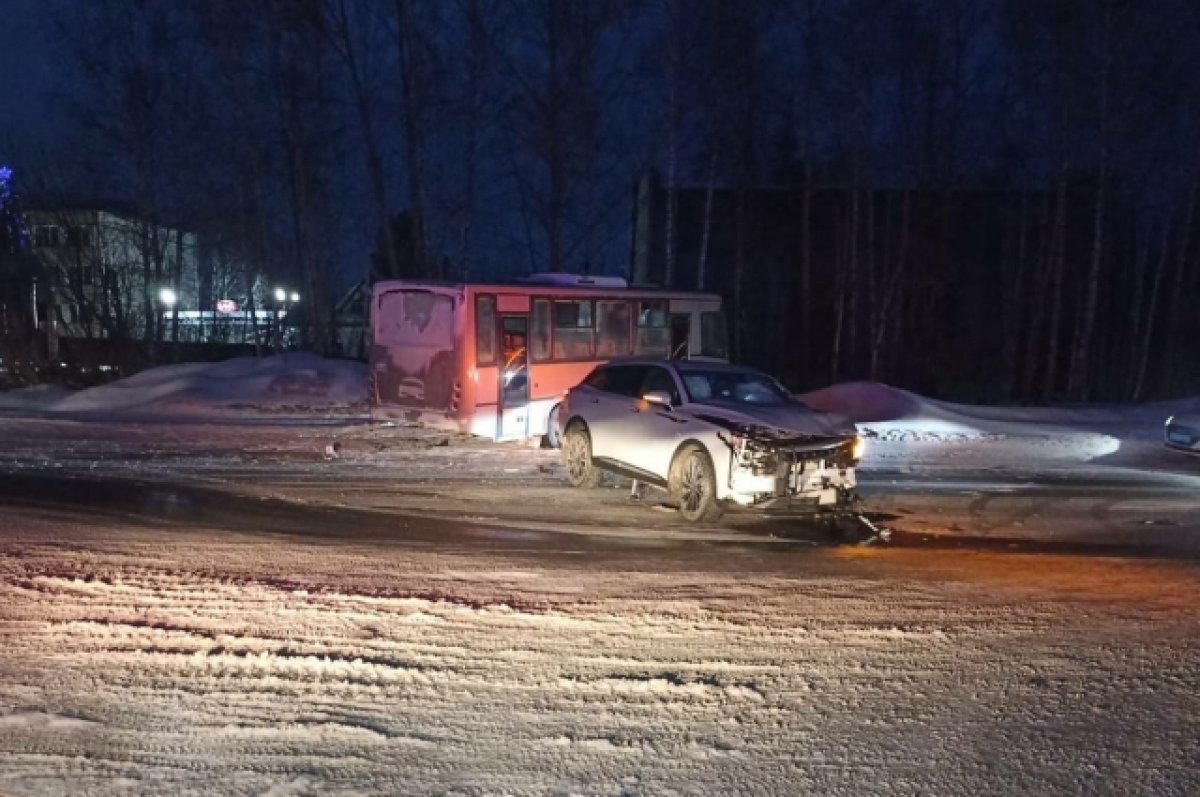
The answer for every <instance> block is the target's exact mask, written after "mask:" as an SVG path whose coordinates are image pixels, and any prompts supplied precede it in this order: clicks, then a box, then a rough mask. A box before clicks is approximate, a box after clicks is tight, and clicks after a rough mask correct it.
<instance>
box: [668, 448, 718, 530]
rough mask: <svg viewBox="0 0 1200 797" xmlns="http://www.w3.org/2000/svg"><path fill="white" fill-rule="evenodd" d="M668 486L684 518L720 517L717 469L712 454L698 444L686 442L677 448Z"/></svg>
mask: <svg viewBox="0 0 1200 797" xmlns="http://www.w3.org/2000/svg"><path fill="white" fill-rule="evenodd" d="M669 486H670V490H671V495H672V496H674V498H675V500H676V501H678V502H679V514H680V515H682V516H683V518H684V520H687V521H689V522H691V523H711V522H713V521H715V520H717V519H719V518H720V517H721V514H722V511H721V504H720V502H719V501H717V473H716V469H715V468H713V462H712V457H710V456H709V455H708V452H707V451H705V450H704V449H703V448H701V447H700V446H695V445H692V446H688V447H687V448H685V449H683V451H681V452H679V455H678V456H677V457H676V458H675V464H674V466H673V467H672V468H671V478H670V485H669Z"/></svg>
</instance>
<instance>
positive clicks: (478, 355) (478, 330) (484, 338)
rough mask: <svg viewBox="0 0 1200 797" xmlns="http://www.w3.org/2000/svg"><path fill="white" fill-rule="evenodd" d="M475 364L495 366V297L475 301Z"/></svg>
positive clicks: (480, 297) (477, 298) (480, 298)
mask: <svg viewBox="0 0 1200 797" xmlns="http://www.w3.org/2000/svg"><path fill="white" fill-rule="evenodd" d="M475 364H476V365H495V364H496V297H495V296H479V297H476V299H475Z"/></svg>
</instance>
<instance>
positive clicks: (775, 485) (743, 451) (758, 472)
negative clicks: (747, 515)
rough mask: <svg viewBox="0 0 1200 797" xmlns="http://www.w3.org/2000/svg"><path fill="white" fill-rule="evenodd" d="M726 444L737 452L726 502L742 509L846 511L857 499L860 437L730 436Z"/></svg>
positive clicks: (730, 472)
mask: <svg viewBox="0 0 1200 797" xmlns="http://www.w3.org/2000/svg"><path fill="white" fill-rule="evenodd" d="M726 444H727V445H729V447H730V451H731V454H732V456H731V457H730V460H729V473H728V476H727V478H728V481H727V486H728V495H727V496H726V498H727V500H728V501H730V502H731V503H734V504H736V505H738V506H742V507H746V508H749V509H755V510H763V511H770V512H818V511H842V510H848V509H851V508H853V506H854V504H855V503H856V502H857V500H858V483H857V479H856V476H855V465H856V464H857V462H858V459H859V458H860V456H861V440H859V439H857V438H835V439H833V440H830V439H829V438H806V439H799V440H793V441H790V442H774V441H772V442H764V441H758V440H754V439H748V438H730V439H728V440H726Z"/></svg>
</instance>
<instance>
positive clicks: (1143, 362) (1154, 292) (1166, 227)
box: [1131, 216, 1171, 401]
mask: <svg viewBox="0 0 1200 797" xmlns="http://www.w3.org/2000/svg"><path fill="white" fill-rule="evenodd" d="M1170 241H1171V218H1170V216H1168V217H1167V219H1166V221H1164V222H1163V233H1162V245H1161V249H1160V251H1159V253H1158V255H1159V256H1158V262H1157V263H1156V264H1155V266H1154V277H1153V280H1152V282H1151V286H1150V300H1149V306H1148V307H1147V308H1146V324H1145V327H1144V328H1143V329H1142V330H1141V334H1140V335H1139V336H1138V340H1139V341H1140V343H1141V351H1140V352H1139V353H1138V357H1137V378H1136V380H1135V381H1134V383H1133V393H1132V395H1131V398H1132V399H1133V400H1134V401H1141V400H1142V395H1143V393H1144V391H1145V389H1146V373H1147V371H1148V367H1149V362H1150V352H1151V350H1152V346H1151V343H1152V342H1153V340H1154V318H1155V316H1156V315H1157V314H1158V297H1159V294H1160V289H1161V288H1162V279H1163V275H1164V274H1165V273H1166V271H1167V259H1168V252H1169V250H1170Z"/></svg>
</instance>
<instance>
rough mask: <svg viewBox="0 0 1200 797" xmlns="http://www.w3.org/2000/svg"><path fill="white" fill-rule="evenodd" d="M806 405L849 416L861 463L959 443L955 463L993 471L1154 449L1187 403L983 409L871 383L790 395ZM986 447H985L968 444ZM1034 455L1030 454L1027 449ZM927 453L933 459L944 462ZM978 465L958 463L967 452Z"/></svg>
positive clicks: (901, 461)
mask: <svg viewBox="0 0 1200 797" xmlns="http://www.w3.org/2000/svg"><path fill="white" fill-rule="evenodd" d="M798 398H799V399H800V400H801V401H803V402H804V403H805V404H807V405H808V406H810V407H812V408H813V409H816V410H821V411H825V412H836V413H839V414H841V415H845V416H847V417H849V418H850V420H851V421H853V422H854V423H855V424H857V425H858V428H859V430H860V432H861V433H862V434H863V435H864V436H866V437H868V438H871V439H872V440H873V441H874V442H875V443H885V444H899V446H900V447H897V446H891V447H890V448H889V447H886V446H885V450H882V451H881V450H880V447H879V446H878V445H874V444H872V445H868V454H867V460H868V462H867V464H868V465H870V464H880V460H893V461H894V464H897V465H904V466H908V465H910V464H911V463H912V462H913V459H914V457H919V456H920V452H919V451H918V450H916V449H913V448H912V445H914V444H915V445H918V446H920V445H922V444H945V443H957V444H963V445H960V446H959V447H958V449H959V450H957V451H955V452H954V455H953V458H954V459H955V462H953V463H944V464H946V465H950V464H953V465H954V466H956V467H962V466H964V465H967V464H971V465H979V466H987V467H995V466H998V465H999V466H1003V465H1013V466H1015V465H1017V464H1019V463H1020V464H1025V465H1028V464H1029V463H1030V462H1032V461H1034V460H1042V461H1045V460H1047V459H1049V460H1055V459H1059V460H1070V461H1076V462H1081V461H1083V462H1086V461H1091V460H1094V459H1097V458H1099V457H1103V456H1107V455H1109V454H1113V453H1114V452H1116V451H1118V450H1119V449H1121V448H1122V446H1124V445H1126V444H1127V443H1128V442H1129V441H1137V442H1139V443H1141V444H1153V445H1157V443H1158V440H1157V434H1158V430H1160V429H1161V428H1162V423H1163V421H1164V420H1166V418H1167V416H1168V415H1170V414H1172V413H1173V412H1181V411H1183V410H1184V409H1187V408H1188V407H1190V406H1192V405H1193V404H1194V403H1195V402H1194V400H1190V399H1189V400H1186V401H1181V402H1172V403H1169V404H1141V405H1128V406H1118V405H1088V406H1062V407H1014V406H1009V407H988V406H974V405H969V404H954V403H952V402H946V401H938V400H936V399H931V398H927V397H925V396H921V395H918V394H916V393H912V392H910V391H907V390H902V389H899V388H895V387H891V386H889V385H884V384H879V383H877V382H848V383H844V384H838V385H833V386H831V387H827V388H824V389H822V390H817V391H813V392H812V393H807V394H804V395H802V396H799V397H798ZM977 443H987V444H988V445H986V446H982V447H981V446H972V444H977ZM1035 449H1036V450H1035ZM940 451H941V452H940V453H938V452H937V451H933V450H931V451H929V452H927V453H928V454H929V455H930V456H935V457H938V458H942V457H946V456H948V454H947V452H946V450H945V448H944V447H941V449H940ZM972 452H973V453H974V454H977V455H978V457H977V459H978V462H975V463H964V462H961V461H958V460H959V459H961V458H962V457H964V456H967V458H968V459H970V456H968V455H969V454H971V453H972Z"/></svg>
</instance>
